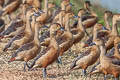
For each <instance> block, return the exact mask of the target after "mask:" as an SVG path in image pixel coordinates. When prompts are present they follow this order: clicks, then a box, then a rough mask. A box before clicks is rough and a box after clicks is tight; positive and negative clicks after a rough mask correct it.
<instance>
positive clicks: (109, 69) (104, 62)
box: [95, 39, 120, 80]
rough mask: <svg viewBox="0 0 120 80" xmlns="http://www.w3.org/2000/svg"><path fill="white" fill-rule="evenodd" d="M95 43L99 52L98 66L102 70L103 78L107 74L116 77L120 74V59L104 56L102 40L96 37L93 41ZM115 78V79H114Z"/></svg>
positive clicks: (104, 50) (104, 49) (104, 48)
mask: <svg viewBox="0 0 120 80" xmlns="http://www.w3.org/2000/svg"><path fill="white" fill-rule="evenodd" d="M95 43H96V45H99V47H100V50H101V54H100V66H101V70H102V72H103V73H104V74H105V77H104V78H105V80H106V75H107V74H112V75H113V76H114V77H115V78H116V79H117V78H118V77H119V74H120V60H118V59H114V58H109V57H107V56H106V47H105V44H104V42H103V41H102V40H100V39H97V40H96V41H95ZM116 79H115V80H116Z"/></svg>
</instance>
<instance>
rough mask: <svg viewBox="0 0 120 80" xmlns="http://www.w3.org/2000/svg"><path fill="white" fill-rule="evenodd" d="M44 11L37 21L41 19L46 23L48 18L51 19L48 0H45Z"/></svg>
mask: <svg viewBox="0 0 120 80" xmlns="http://www.w3.org/2000/svg"><path fill="white" fill-rule="evenodd" d="M43 11H44V13H42V14H41V15H40V16H39V17H37V18H36V21H39V22H41V23H43V24H45V23H46V21H47V19H49V17H50V16H49V15H48V14H49V11H50V9H49V8H48V0H45V1H44V10H43Z"/></svg>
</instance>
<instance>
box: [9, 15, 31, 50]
mask: <svg viewBox="0 0 120 80" xmlns="http://www.w3.org/2000/svg"><path fill="white" fill-rule="evenodd" d="M32 16H33V15H32ZM25 26H26V27H25V31H23V32H22V34H23V35H22V36H19V35H21V32H20V33H18V35H16V36H15V37H18V39H17V40H16V38H15V37H14V38H15V39H14V38H13V39H14V40H15V41H14V40H13V41H11V42H12V43H10V44H12V47H13V49H14V48H15V49H16V48H18V47H20V46H21V45H23V44H25V43H27V42H29V41H31V40H33V32H32V25H31V17H28V19H27V22H26V25H25ZM8 44H9V43H8Z"/></svg>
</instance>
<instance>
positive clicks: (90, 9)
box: [87, 7, 97, 17]
mask: <svg viewBox="0 0 120 80" xmlns="http://www.w3.org/2000/svg"><path fill="white" fill-rule="evenodd" d="M87 9H88V11H89V12H90V13H91V15H92V16H94V17H97V14H96V13H95V12H94V11H93V9H92V8H91V7H89V8H87Z"/></svg>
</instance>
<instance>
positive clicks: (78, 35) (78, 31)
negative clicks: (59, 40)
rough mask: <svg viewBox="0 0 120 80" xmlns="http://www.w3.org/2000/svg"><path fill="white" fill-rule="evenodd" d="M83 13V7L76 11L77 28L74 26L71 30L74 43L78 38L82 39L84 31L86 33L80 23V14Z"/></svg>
mask: <svg viewBox="0 0 120 80" xmlns="http://www.w3.org/2000/svg"><path fill="white" fill-rule="evenodd" d="M84 14H85V10H84V9H80V10H79V13H78V25H77V28H75V30H72V34H73V39H74V44H75V43H78V42H79V41H80V40H82V38H83V37H84V35H85V33H86V29H85V27H84V25H83V23H82V16H83V15H84Z"/></svg>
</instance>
